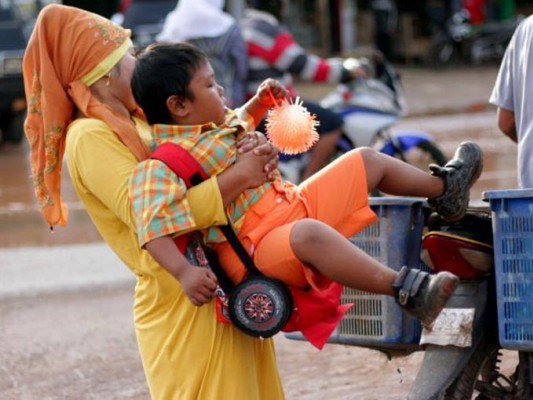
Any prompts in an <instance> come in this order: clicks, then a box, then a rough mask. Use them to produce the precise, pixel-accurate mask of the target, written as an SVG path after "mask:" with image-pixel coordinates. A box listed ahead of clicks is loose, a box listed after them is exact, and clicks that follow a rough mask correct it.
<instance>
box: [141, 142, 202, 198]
mask: <svg viewBox="0 0 533 400" xmlns="http://www.w3.org/2000/svg"><path fill="white" fill-rule="evenodd" d="M150 158H153V159H155V160H159V161H161V162H164V163H165V164H166V165H167V166H168V167H169V168H170V169H171V170H172V171H173V172H174V173H175V174H176V175H177V176H179V177H180V178H181V179H183V180H184V181H185V184H186V185H187V187H191V186H194V185H197V184H199V183H200V182H202V181H204V180H206V179H207V178H209V176H208V175H207V174H206V173H205V171H204V170H203V168H202V166H201V165H200V163H199V162H198V161H196V159H195V158H194V157H193V156H192V155H191V154H190V153H189V152H188V151H187V150H185V149H184V148H183V147H181V146H180V145H178V144H176V143H171V142H166V143H163V144H161V145H160V146H158V147H157V149H155V151H154V152H153V153H152V155H151V156H150Z"/></svg>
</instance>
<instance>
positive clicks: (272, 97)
mask: <svg viewBox="0 0 533 400" xmlns="http://www.w3.org/2000/svg"><path fill="white" fill-rule="evenodd" d="M256 96H257V100H258V101H259V103H260V104H262V105H264V106H267V107H273V106H276V105H278V104H279V103H280V102H281V100H283V99H285V98H287V97H288V96H289V92H288V90H287V89H286V88H285V86H283V85H282V84H281V83H280V82H278V81H277V80H275V79H271V78H268V79H266V80H264V81H263V83H261V85H259V88H258V89H257V93H256Z"/></svg>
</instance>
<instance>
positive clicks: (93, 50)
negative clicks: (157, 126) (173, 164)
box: [23, 4, 284, 400]
mask: <svg viewBox="0 0 533 400" xmlns="http://www.w3.org/2000/svg"><path fill="white" fill-rule="evenodd" d="M133 53H134V50H133V46H132V43H131V40H130V31H129V30H126V29H124V28H122V27H120V26H118V25H115V24H113V23H112V22H111V21H109V20H108V19H105V18H103V17H101V16H98V15H96V14H93V13H89V12H87V11H84V10H81V9H78V8H74V7H66V6H63V5H58V4H52V5H48V6H46V7H44V8H43V10H42V11H41V12H40V14H39V16H38V19H37V22H36V25H35V28H34V30H33V32H32V34H31V38H30V40H29V43H28V47H27V49H26V52H25V55H24V61H23V67H24V85H25V90H26V98H27V102H28V116H27V119H26V123H25V132H26V136H27V138H28V141H29V143H30V153H31V166H32V168H31V169H32V175H33V180H34V188H35V195H36V197H37V200H38V203H39V209H40V212H41V214H42V215H43V217H44V219H45V221H46V223H47V224H48V225H49V226H50V227H53V226H54V225H65V224H66V223H67V216H68V215H67V209H66V205H65V204H64V203H63V201H62V197H61V171H62V166H63V155H64V154H65V155H66V159H67V165H68V170H69V173H70V177H71V181H72V184H73V186H74V188H75V190H76V193H77V195H78V197H79V198H80V200H81V202H82V203H83V205H84V207H85V209H86V210H87V212H88V214H89V216H90V217H91V220H92V221H93V223H94V224H95V226H96V228H97V229H98V232H99V233H100V235H101V236H102V238H103V239H104V240H105V241H106V242H107V244H108V245H109V246H110V247H111V249H112V250H113V251H114V252H115V253H116V254H117V256H118V257H119V258H120V259H121V260H122V261H123V262H124V263H125V264H126V265H127V267H128V268H129V269H130V270H131V272H132V274H133V275H134V276H135V278H136V280H137V282H136V285H135V293H134V302H133V303H134V304H133V319H134V324H135V334H136V339H137V345H138V347H139V351H140V356H141V360H142V364H143V368H144V371H145V375H146V378H147V382H148V386H149V389H150V395H151V398H152V399H154V400H169V399H184V400H193V399H194V400H196V399H250V400H266V399H268V400H281V399H283V398H284V396H283V389H282V387H281V382H280V378H279V373H278V369H277V365H276V360H275V352H274V343H273V341H272V340H271V339H266V340H258V339H255V338H252V337H250V336H247V335H246V334H244V333H242V332H241V331H240V330H238V329H237V328H236V327H235V326H234V325H230V324H221V323H219V322H218V321H217V317H216V310H215V302H213V301H212V302H210V303H208V304H206V305H204V306H202V307H196V306H194V305H193V304H192V303H191V302H190V301H189V300H188V298H187V296H186V295H185V293H184V291H183V287H182V286H181V285H180V283H179V281H178V279H177V278H176V277H175V276H173V275H172V274H171V273H169V271H167V270H165V269H164V268H163V267H162V266H161V265H159V264H158V263H157V262H156V261H155V260H154V259H153V258H152V257H150V255H149V254H148V252H147V251H146V250H144V249H141V248H140V247H139V246H138V244H137V239H136V233H135V232H136V224H135V216H134V214H133V208H132V205H131V202H130V200H129V194H128V185H129V181H130V177H131V175H132V172H133V170H134V169H135V168H136V166H137V164H138V163H139V161H141V160H145V159H147V158H148V157H150V154H151V149H150V147H149V144H151V143H152V137H151V135H150V127H149V126H148V124H147V122H146V120H145V116H144V113H143V112H142V110H141V109H139V108H138V106H137V104H136V103H135V100H134V98H133V94H132V90H131V86H130V84H131V77H132V74H133V69H134V67H135V63H136V59H135V57H134V55H133ZM249 136H251V137H252V139H253V140H246V142H247V143H251V144H252V147H253V148H254V151H253V152H252V151H245V148H243V147H241V151H240V152H239V154H238V156H237V160H236V163H235V164H234V165H233V166H231V167H230V169H229V170H227V171H225V172H224V173H222V174H219V175H218V176H213V177H212V178H210V179H209V180H206V181H204V182H202V183H201V184H200V185H197V186H195V187H194V188H191V189H189V190H188V191H187V193H186V197H187V200H188V204H189V205H190V207H191V212H192V216H193V221H191V222H193V223H194V224H195V226H196V228H197V229H203V228H207V227H209V226H211V225H214V224H220V223H225V222H226V217H225V212H224V208H225V206H226V205H227V204H229V203H230V202H231V201H233V200H234V199H235V198H236V197H237V196H239V195H240V193H241V192H243V191H245V190H248V189H250V188H253V187H257V186H259V185H261V184H263V183H264V182H265V181H266V180H267V178H268V172H269V171H273V170H274V169H275V165H276V164H277V163H276V162H275V161H276V158H275V156H276V154H275V152H273V149H272V146H271V145H270V144H264V137H263V138H262V141H261V137H260V136H258V135H257V134H255V133H253V134H252V135H249ZM261 143H263V145H261ZM248 150H250V148H248ZM272 161H274V163H273V164H270V163H271V162H272ZM265 169H266V170H265ZM167 184H168V187H167V189H168V188H172V187H173V185H176V184H177V178H174V181H173V180H172V179H170V180H169V181H168V182H167ZM163 189H164V188H163ZM161 192H163V193H165V191H164V190H162V191H161ZM163 195H164V194H163ZM170 251H175V252H176V254H177V255H179V254H180V253H179V250H178V248H177V247H176V246H175V247H172V248H170ZM170 254H171V253H169V255H170ZM50 262H53V260H51V261H50ZM124 329H129V328H128V327H124ZM110 379H112V377H110Z"/></svg>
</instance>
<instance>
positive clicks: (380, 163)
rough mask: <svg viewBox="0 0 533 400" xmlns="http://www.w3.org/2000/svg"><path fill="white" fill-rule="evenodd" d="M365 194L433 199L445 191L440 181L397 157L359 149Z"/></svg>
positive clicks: (372, 150) (438, 178)
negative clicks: (364, 171)
mask: <svg viewBox="0 0 533 400" xmlns="http://www.w3.org/2000/svg"><path fill="white" fill-rule="evenodd" d="M360 151H361V155H362V156H363V161H364V163H365V169H366V178H367V185H368V191H369V192H372V191H373V190H374V189H379V190H380V191H382V192H384V193H388V194H392V195H396V196H416V197H428V198H433V197H437V196H440V195H441V194H442V192H443V191H444V181H443V179H442V178H440V177H437V176H433V175H431V174H430V173H429V171H427V172H426V171H422V170H421V169H418V168H416V167H414V166H412V165H410V164H407V163H406V162H404V161H401V160H399V159H397V158H394V157H391V156H388V155H386V154H383V153H380V152H378V151H376V150H374V149H371V148H361V149H360Z"/></svg>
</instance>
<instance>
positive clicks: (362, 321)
mask: <svg viewBox="0 0 533 400" xmlns="http://www.w3.org/2000/svg"><path fill="white" fill-rule="evenodd" d="M370 206H371V207H372V209H373V210H374V212H375V213H376V214H377V216H378V218H379V219H378V221H376V222H375V223H373V224H372V225H370V226H368V227H367V228H365V229H364V230H363V231H361V232H360V233H359V234H357V235H355V236H353V237H351V238H350V241H351V242H352V243H354V244H355V245H356V246H358V247H359V248H360V249H362V250H363V251H365V252H366V253H367V254H369V255H371V256H372V257H374V258H375V259H377V260H378V261H380V262H382V263H383V264H386V265H388V266H389V267H391V268H394V269H395V270H399V269H400V268H401V267H402V266H404V265H407V266H409V267H412V268H421V266H422V264H421V261H420V247H421V238H422V233H423V228H424V213H423V208H424V206H425V201H424V200H423V199H421V198H413V197H373V198H371V199H370ZM354 268H356V266H354ZM422 268H424V267H423V266H422ZM341 301H342V302H343V303H355V306H354V307H352V308H351V309H350V310H349V311H348V312H347V313H346V314H345V316H344V317H343V319H342V320H341V323H340V324H339V326H338V327H337V329H336V330H335V331H334V332H333V334H332V335H331V337H330V338H329V340H328V342H329V343H341V344H347V345H353V346H369V347H372V346H374V347H392V348H394V347H397V348H401V347H405V345H412V344H418V342H419V339H420V335H421V332H422V327H421V324H420V322H418V320H416V319H414V318H412V317H410V316H408V315H407V314H406V313H404V312H403V311H402V309H401V308H400V307H399V306H398V305H397V304H396V302H395V301H394V299H393V298H392V297H390V296H385V295H376V294H372V293H368V292H364V291H361V290H354V289H351V288H344V291H343V294H342V298H341ZM286 336H287V337H288V338H290V339H297V340H303V339H304V338H303V336H302V335H301V334H300V333H289V334H286Z"/></svg>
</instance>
